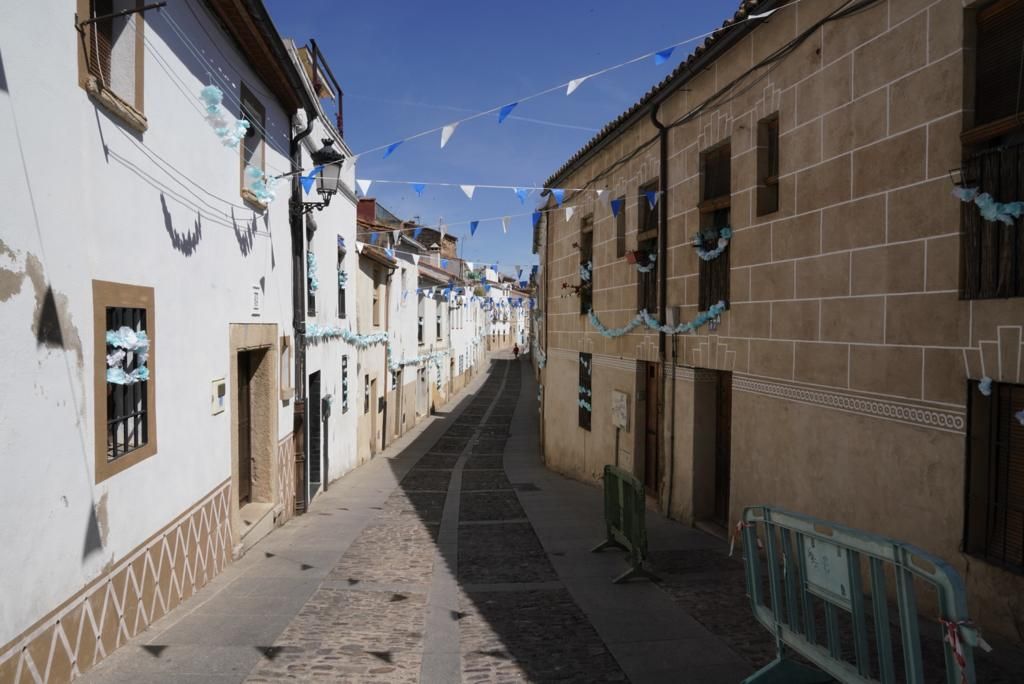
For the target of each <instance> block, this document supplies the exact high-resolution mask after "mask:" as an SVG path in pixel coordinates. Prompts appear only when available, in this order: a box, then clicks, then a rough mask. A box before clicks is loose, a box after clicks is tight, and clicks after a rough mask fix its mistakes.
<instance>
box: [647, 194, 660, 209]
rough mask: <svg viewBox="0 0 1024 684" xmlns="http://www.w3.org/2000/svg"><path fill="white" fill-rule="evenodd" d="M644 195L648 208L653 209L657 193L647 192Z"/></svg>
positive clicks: (656, 200)
mask: <svg viewBox="0 0 1024 684" xmlns="http://www.w3.org/2000/svg"><path fill="white" fill-rule="evenodd" d="M644 195H645V196H646V197H647V204H648V206H650V207H651V209H653V208H654V205H655V204H657V203H658V191H657V190H648V191H647V192H645V193H644Z"/></svg>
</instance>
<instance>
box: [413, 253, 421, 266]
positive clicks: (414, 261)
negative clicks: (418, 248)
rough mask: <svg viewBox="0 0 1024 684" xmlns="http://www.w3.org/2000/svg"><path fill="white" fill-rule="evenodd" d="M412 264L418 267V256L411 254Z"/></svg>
mask: <svg viewBox="0 0 1024 684" xmlns="http://www.w3.org/2000/svg"><path fill="white" fill-rule="evenodd" d="M412 262H413V263H414V264H416V265H417V266H419V265H420V255H419V254H413V255H412Z"/></svg>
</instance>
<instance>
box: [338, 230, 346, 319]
mask: <svg viewBox="0 0 1024 684" xmlns="http://www.w3.org/2000/svg"><path fill="white" fill-rule="evenodd" d="M346 285H348V273H346V272H345V238H343V237H341V236H340V235H339V236H338V318H345V286H346Z"/></svg>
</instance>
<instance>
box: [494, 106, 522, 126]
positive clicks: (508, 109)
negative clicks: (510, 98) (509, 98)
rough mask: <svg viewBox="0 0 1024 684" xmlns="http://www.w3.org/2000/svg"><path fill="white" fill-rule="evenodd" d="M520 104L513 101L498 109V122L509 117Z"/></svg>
mask: <svg viewBox="0 0 1024 684" xmlns="http://www.w3.org/2000/svg"><path fill="white" fill-rule="evenodd" d="M518 104H519V103H518V102H512V103H510V104H507V105H505V106H504V107H502V108H501V109H500V110H499V111H498V123H501V122H502V121H504V120H505V119H507V118H508V115H509V114H511V113H512V110H513V109H515V108H516V105H518Z"/></svg>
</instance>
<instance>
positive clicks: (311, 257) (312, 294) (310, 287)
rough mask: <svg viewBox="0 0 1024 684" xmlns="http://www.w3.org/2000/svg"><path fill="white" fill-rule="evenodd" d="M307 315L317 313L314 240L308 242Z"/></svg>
mask: <svg viewBox="0 0 1024 684" xmlns="http://www.w3.org/2000/svg"><path fill="white" fill-rule="evenodd" d="M306 244H307V245H308V247H307V248H306V315H307V316H315V315H316V285H314V283H315V282H316V280H317V274H316V254H315V253H314V252H313V243H312V241H310V242H308V243H306Z"/></svg>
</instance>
